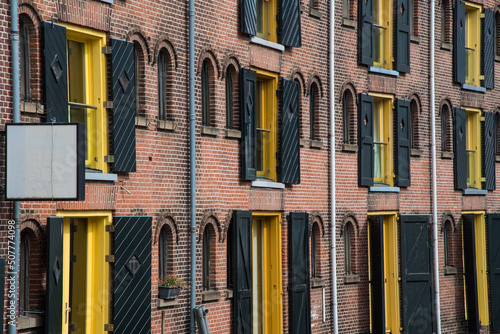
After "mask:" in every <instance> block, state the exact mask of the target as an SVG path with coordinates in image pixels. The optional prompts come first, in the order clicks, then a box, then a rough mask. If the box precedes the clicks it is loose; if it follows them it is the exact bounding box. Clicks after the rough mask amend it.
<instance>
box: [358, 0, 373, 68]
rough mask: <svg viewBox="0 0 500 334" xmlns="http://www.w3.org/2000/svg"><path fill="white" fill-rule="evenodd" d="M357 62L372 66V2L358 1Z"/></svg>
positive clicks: (369, 0) (371, 0) (370, 0)
mask: <svg viewBox="0 0 500 334" xmlns="http://www.w3.org/2000/svg"><path fill="white" fill-rule="evenodd" d="M358 3H359V6H358V13H359V17H358V25H359V26H358V62H359V63H360V64H364V65H368V66H372V65H373V0H359V2H358Z"/></svg>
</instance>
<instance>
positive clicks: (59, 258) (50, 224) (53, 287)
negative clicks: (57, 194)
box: [45, 217, 64, 333]
mask: <svg viewBox="0 0 500 334" xmlns="http://www.w3.org/2000/svg"><path fill="white" fill-rule="evenodd" d="M63 222H64V218H63V217H48V218H47V282H46V285H47V287H46V290H47V291H46V292H47V296H50V298H46V302H45V304H46V307H45V333H60V332H61V326H62V323H63V320H62V314H63V310H62V304H63Z"/></svg>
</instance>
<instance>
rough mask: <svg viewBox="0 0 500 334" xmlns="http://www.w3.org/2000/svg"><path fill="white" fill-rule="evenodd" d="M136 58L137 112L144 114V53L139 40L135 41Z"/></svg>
mask: <svg viewBox="0 0 500 334" xmlns="http://www.w3.org/2000/svg"><path fill="white" fill-rule="evenodd" d="M134 60H135V76H134V77H135V104H136V113H137V114H138V115H142V113H143V112H144V111H143V110H141V106H142V105H144V95H145V94H144V82H143V78H144V53H143V50H142V47H141V44H139V42H135V41H134Z"/></svg>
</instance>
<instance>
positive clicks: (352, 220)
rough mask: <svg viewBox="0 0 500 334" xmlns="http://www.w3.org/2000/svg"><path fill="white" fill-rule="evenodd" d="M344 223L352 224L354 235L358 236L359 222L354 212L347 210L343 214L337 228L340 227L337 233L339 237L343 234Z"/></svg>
mask: <svg viewBox="0 0 500 334" xmlns="http://www.w3.org/2000/svg"><path fill="white" fill-rule="evenodd" d="M346 224H352V227H353V229H354V234H355V235H356V236H359V224H358V220H357V219H356V215H355V214H354V212H347V213H346V214H344V217H343V218H342V222H341V223H340V226H339V229H340V231H339V232H340V233H339V234H340V236H341V237H343V236H344V230H345V226H346Z"/></svg>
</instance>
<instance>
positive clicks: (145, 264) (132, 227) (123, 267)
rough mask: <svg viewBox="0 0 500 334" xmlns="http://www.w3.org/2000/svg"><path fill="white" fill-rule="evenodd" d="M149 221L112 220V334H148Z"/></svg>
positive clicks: (149, 324)
mask: <svg viewBox="0 0 500 334" xmlns="http://www.w3.org/2000/svg"><path fill="white" fill-rule="evenodd" d="M151 222H152V218H151V217H139V216H131V217H114V219H113V223H114V225H115V240H114V242H115V266H114V279H113V324H114V332H113V333H115V334H128V333H137V334H145V333H151Z"/></svg>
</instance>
